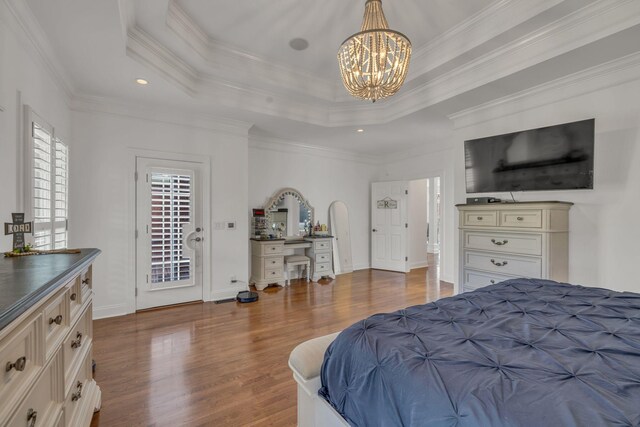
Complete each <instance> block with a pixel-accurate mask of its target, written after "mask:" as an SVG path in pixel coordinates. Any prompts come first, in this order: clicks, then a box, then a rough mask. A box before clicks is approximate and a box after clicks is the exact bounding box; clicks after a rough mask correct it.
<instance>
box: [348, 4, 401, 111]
mask: <svg viewBox="0 0 640 427" xmlns="http://www.w3.org/2000/svg"><path fill="white" fill-rule="evenodd" d="M410 58H411V42H410V41H409V39H408V38H407V37H406V36H405V35H404V34H402V33H399V32H397V31H393V30H390V29H389V24H388V23H387V18H385V17H384V12H383V11H382V0H367V2H366V3H365V6H364V19H363V21H362V26H361V27H360V32H358V33H356V34H354V35H352V36H351V37H349V38H348V39H347V40H345V41H344V43H342V46H340V50H339V51H338V64H339V65H340V74H341V75H342V81H343V83H344V86H345V87H346V88H347V90H348V91H349V93H350V94H351V95H353V96H355V97H356V98H362V99H367V100H372V101H373V102H376V100H377V99H381V98H386V97H388V96H391V95H393V94H395V93H396V92H397V91H398V90H399V89H400V87H401V86H402V84H403V83H404V79H405V77H406V76H407V71H408V70H409V60H410Z"/></svg>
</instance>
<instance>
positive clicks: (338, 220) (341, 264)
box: [329, 201, 353, 274]
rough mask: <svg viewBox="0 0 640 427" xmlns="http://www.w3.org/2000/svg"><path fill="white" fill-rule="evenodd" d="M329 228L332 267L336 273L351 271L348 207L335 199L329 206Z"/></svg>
mask: <svg viewBox="0 0 640 427" xmlns="http://www.w3.org/2000/svg"><path fill="white" fill-rule="evenodd" d="M329 229H330V231H331V235H332V236H334V237H335V239H334V240H333V267H334V270H335V273H336V274H341V273H351V272H352V271H353V260H352V259H351V229H350V225H349V209H348V208H347V205H346V204H345V203H344V202H341V201H335V202H333V203H331V206H330V207H329Z"/></svg>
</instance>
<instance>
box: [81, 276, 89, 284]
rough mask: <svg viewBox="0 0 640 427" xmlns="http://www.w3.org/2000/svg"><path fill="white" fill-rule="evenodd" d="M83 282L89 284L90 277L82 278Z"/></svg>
mask: <svg viewBox="0 0 640 427" xmlns="http://www.w3.org/2000/svg"><path fill="white" fill-rule="evenodd" d="M82 284H83V285H88V284H89V278H88V277H87V278H86V279H83V280H82Z"/></svg>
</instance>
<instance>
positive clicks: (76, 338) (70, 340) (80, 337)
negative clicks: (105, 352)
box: [62, 304, 93, 394]
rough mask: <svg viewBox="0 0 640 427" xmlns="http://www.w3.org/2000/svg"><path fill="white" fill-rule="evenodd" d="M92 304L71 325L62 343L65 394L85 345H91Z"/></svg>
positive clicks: (83, 352) (84, 351) (84, 350)
mask: <svg viewBox="0 0 640 427" xmlns="http://www.w3.org/2000/svg"><path fill="white" fill-rule="evenodd" d="M92 313H93V307H92V304H89V305H88V306H87V308H86V309H85V311H84V312H83V314H82V317H81V318H80V320H79V321H78V322H77V323H76V324H75V325H73V327H72V328H71V333H70V334H69V336H68V337H67V339H66V340H65V341H64V343H63V345H62V355H63V359H64V378H65V385H64V392H65V394H67V393H68V392H69V389H70V388H71V386H72V379H73V378H72V376H73V374H74V373H75V369H74V368H77V367H78V366H79V362H80V358H81V357H82V355H83V354H85V353H86V349H87V347H89V346H90V345H91V341H92V335H93V333H92V332H93V328H92Z"/></svg>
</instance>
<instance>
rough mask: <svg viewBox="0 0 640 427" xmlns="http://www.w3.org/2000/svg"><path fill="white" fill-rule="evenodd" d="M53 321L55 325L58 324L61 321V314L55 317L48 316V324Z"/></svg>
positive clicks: (51, 323)
mask: <svg viewBox="0 0 640 427" xmlns="http://www.w3.org/2000/svg"><path fill="white" fill-rule="evenodd" d="M54 323H55V324H56V325H60V324H61V323H62V314H58V315H57V316H56V317H50V318H49V324H50V325H53V324H54Z"/></svg>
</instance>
